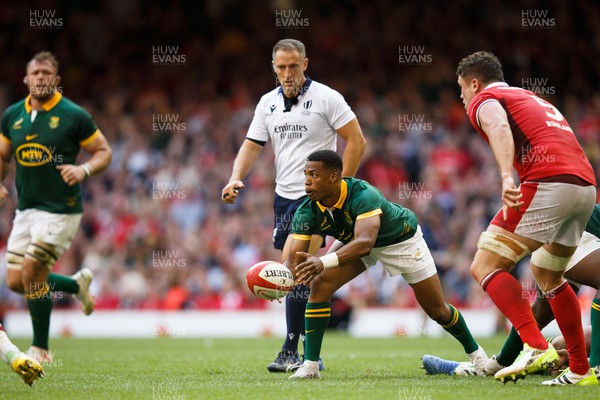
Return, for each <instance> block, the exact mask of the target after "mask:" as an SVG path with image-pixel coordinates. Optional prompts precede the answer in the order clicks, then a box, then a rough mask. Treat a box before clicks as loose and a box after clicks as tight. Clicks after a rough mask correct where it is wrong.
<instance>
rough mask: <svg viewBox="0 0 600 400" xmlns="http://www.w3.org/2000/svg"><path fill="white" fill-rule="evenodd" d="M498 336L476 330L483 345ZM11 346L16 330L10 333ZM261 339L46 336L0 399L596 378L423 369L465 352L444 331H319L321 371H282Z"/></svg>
mask: <svg viewBox="0 0 600 400" xmlns="http://www.w3.org/2000/svg"><path fill="white" fill-rule="evenodd" d="M502 341H503V338H502V337H497V338H492V339H485V340H481V341H480V343H481V344H482V345H483V346H484V347H485V348H486V350H487V352H488V355H491V354H493V353H494V352H496V351H498V349H499V348H500V345H501V344H502ZM15 343H16V344H17V345H18V346H20V348H22V349H25V348H27V347H28V342H27V341H25V340H15ZM281 343H282V340H281V339H280V338H264V339H182V338H156V339H139V340H132V339H121V340H116V339H110V340H109V339H53V340H51V345H52V347H53V349H52V350H53V351H54V362H53V364H51V365H48V366H46V367H45V370H46V374H47V375H46V377H45V378H44V379H41V380H38V381H36V383H35V384H34V386H33V387H32V388H30V387H28V386H27V385H25V384H24V383H23V382H22V380H21V379H20V378H19V377H17V376H16V374H14V373H13V372H12V371H10V369H9V368H8V366H2V367H1V368H0V382H1V384H0V398H2V399H11V400H16V399H19V400H21V399H36V400H40V399H43V400H52V399H57V400H58V399H60V400H64V399H78V400H79V399H94V400H95V399H110V400H117V399H136V400H138V399H152V400H163V399H165V400H166V399H169V400H193V399H219V400H221V399H269V400H275V399H290V400H292V399H293V400H296V399H323V400H325V399H327V400H330V399H343V400H349V399H361V400H362V399H378V400H379V399H396V400H432V399H456V400H463V399H485V400H492V399H502V400H506V399H527V400H532V399H549V398H568V399H569V400H578V399H596V398H598V394H599V393H600V387H597V386H596V387H543V386H541V382H542V380H544V379H547V378H546V377H542V376H530V377H528V378H527V379H526V380H524V381H523V380H521V381H519V382H518V383H517V384H516V385H515V384H513V383H507V384H506V385H503V384H502V383H499V382H497V381H494V380H493V379H492V378H483V377H457V376H441V375H436V376H426V375H425V373H424V371H423V370H421V369H419V366H420V365H421V362H420V357H421V356H422V355H424V354H435V355H437V356H440V357H445V358H453V359H459V360H466V356H465V355H464V354H463V353H462V348H461V347H460V345H459V344H458V343H457V342H456V341H455V340H454V339H452V338H450V337H444V338H442V339H436V338H427V337H422V338H406V337H399V338H390V339H357V338H351V337H348V336H346V335H343V334H337V333H332V332H328V333H327V335H326V336H325V342H324V345H323V352H322V355H323V360H324V362H325V368H326V371H323V372H322V374H321V379H320V380H315V381H301V382H296V381H293V382H292V381H288V377H289V376H290V375H289V374H272V373H269V372H268V371H267V369H266V365H267V364H268V363H269V362H271V361H272V360H273V359H274V357H275V356H276V354H277V350H278V349H279V347H280V346H281Z"/></svg>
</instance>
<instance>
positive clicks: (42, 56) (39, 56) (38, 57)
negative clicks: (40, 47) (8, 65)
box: [27, 51, 58, 74]
mask: <svg viewBox="0 0 600 400" xmlns="http://www.w3.org/2000/svg"><path fill="white" fill-rule="evenodd" d="M34 61H36V62H44V61H49V62H50V64H52V66H53V67H54V68H55V69H56V73H57V74H58V60H57V59H56V56H55V55H54V54H52V53H51V52H49V51H40V52H39V53H36V54H35V55H34V56H33V58H32V59H31V60H29V62H28V63H27V68H29V65H30V64H31V63H32V62H34Z"/></svg>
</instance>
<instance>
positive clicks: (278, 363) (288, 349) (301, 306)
mask: <svg viewBox="0 0 600 400" xmlns="http://www.w3.org/2000/svg"><path fill="white" fill-rule="evenodd" d="M303 200H304V199H303V198H300V199H297V200H290V199H286V198H284V197H281V196H279V195H278V194H275V199H274V201H273V211H274V227H275V228H274V230H273V246H274V247H275V248H276V249H278V250H281V261H282V262H285V261H287V259H288V254H289V249H290V245H291V236H290V235H289V233H290V230H291V225H292V220H293V218H294V212H295V211H296V209H297V208H298V206H299V205H300V203H302V201H303ZM322 243H323V239H322V237H321V236H317V235H313V237H312V239H311V243H310V245H309V251H314V252H316V251H317V250H318V249H319V247H320V246H321V245H322ZM311 254H313V253H311ZM308 293H309V290H308V287H306V286H305V285H296V286H294V288H293V289H292V291H291V292H290V293H289V294H288V295H287V296H286V299H285V320H286V335H285V340H284V342H283V345H282V346H281V350H280V351H279V353H278V354H277V357H276V358H275V360H274V361H273V362H272V363H270V364H269V365H268V366H267V370H269V371H270V372H291V371H294V370H296V369H297V368H298V367H300V356H299V354H298V341H299V340H300V338H301V337H302V336H303V335H304V310H305V309H306V302H307V301H308Z"/></svg>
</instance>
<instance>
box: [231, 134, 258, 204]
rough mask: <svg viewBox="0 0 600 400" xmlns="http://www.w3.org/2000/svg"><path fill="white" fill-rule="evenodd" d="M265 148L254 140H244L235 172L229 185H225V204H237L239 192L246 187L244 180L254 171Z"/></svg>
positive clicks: (234, 165)
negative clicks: (253, 168)
mask: <svg viewBox="0 0 600 400" xmlns="http://www.w3.org/2000/svg"><path fill="white" fill-rule="evenodd" d="M263 147H264V146H263V145H260V144H258V143H256V142H253V141H252V140H249V139H246V140H244V143H242V147H240V150H239V151H238V154H237V156H236V157H235V161H234V162H233V170H232V171H231V177H230V178H229V183H228V184H227V185H225V187H224V188H223V190H222V191H221V198H222V199H223V201H224V202H225V203H231V204H233V203H235V199H236V198H237V196H238V190H239V189H241V188H243V187H244V183H243V182H242V179H244V178H245V177H246V176H248V174H249V173H250V171H251V170H252V167H253V166H254V164H255V163H256V160H258V156H259V155H260V153H261V152H262V149H263Z"/></svg>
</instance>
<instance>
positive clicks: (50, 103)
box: [25, 92, 62, 114]
mask: <svg viewBox="0 0 600 400" xmlns="http://www.w3.org/2000/svg"><path fill="white" fill-rule="evenodd" d="M60 99H62V94H61V93H60V92H54V95H53V96H52V98H51V99H50V100H48V101H47V102H45V103H44V104H42V108H43V109H44V110H45V111H50V110H52V108H53V107H54V106H55V105H57V104H58V102H59V101H60ZM25 110H26V111H27V114H31V95H29V96H27V97H26V98H25Z"/></svg>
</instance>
